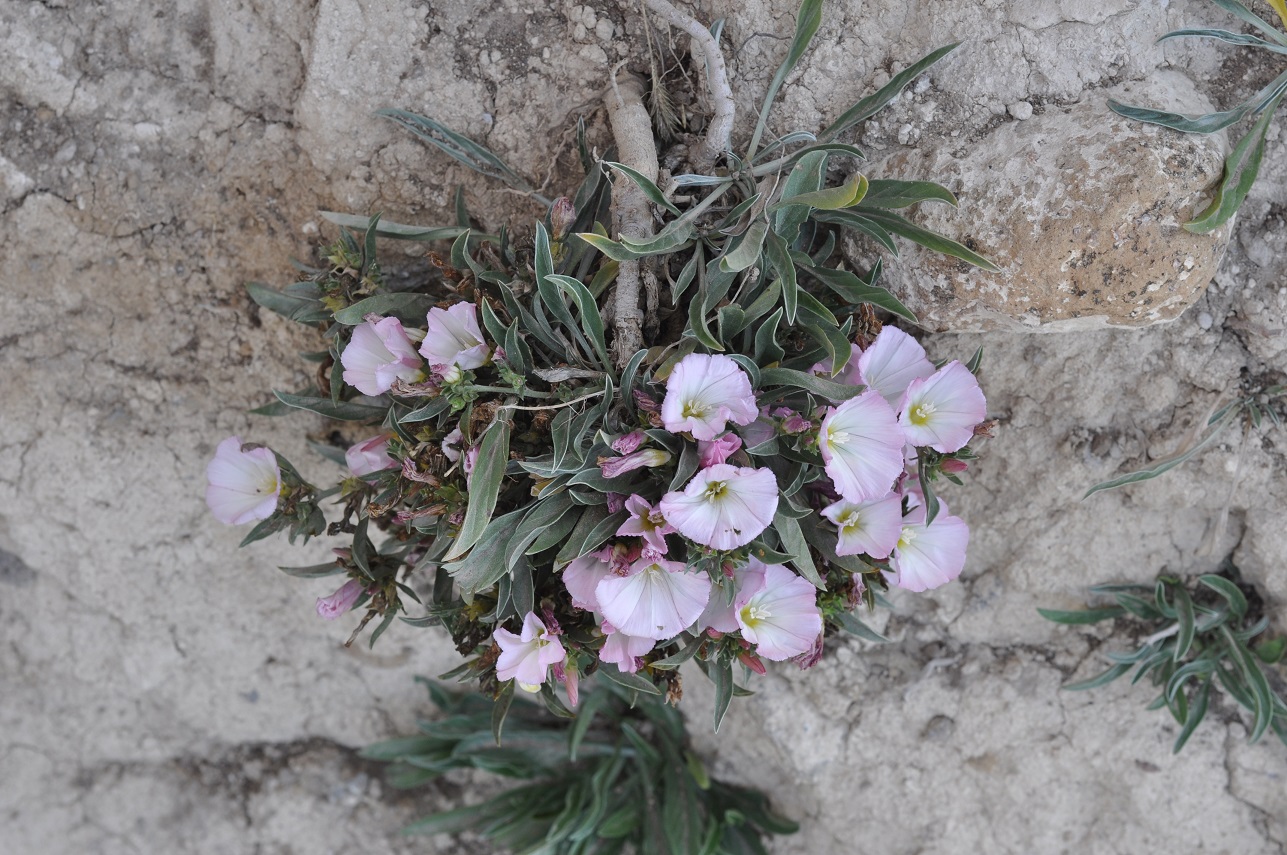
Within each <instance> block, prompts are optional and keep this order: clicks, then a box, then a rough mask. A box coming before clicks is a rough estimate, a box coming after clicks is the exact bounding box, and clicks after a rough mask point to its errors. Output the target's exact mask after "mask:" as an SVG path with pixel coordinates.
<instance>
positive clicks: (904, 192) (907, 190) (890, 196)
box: [861, 178, 956, 208]
mask: <svg viewBox="0 0 1287 855" xmlns="http://www.w3.org/2000/svg"><path fill="white" fill-rule="evenodd" d="M930 201H934V202H946V203H947V204H949V205H952V206H953V207H955V206H956V197H955V196H954V195H952V191H950V190H948V189H947V188H946V187H944V186H943V185H941V184H935V183H934V182H933V181H892V180H888V179H880V178H874V179H872V180H871V182H870V183H869V185H868V187H867V195H866V196H864V197H863V199H862V202H861V206H862V207H864V208H906V207H907V206H909V205H915V204H916V203H917V202H930Z"/></svg>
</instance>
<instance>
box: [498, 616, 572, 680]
mask: <svg viewBox="0 0 1287 855" xmlns="http://www.w3.org/2000/svg"><path fill="white" fill-rule="evenodd" d="M492 637H493V638H495V639H496V643H497V644H499V645H500V649H501V655H500V658H498V659H497V660H496V679H498V680H500V681H501V682H502V683H503V682H505V681H506V680H517V681H518V686H519V688H520V689H523V690H524V691H527V692H537V691H540V687H541V684H542V683H544V682H545V677H546V673H547V671H548V670H549V667H550V666H551V665H554V664H557V663H561V662H563V661H564V660H565V659H567V652H566V651H565V650H564V649H563V644H562V642H560V641H559V639H558V636H556V635H552V634H551V633H550V631H549V630H548V629H546V627H545V624H544V623H542V622H541V619H540V618H538V617H537V616H536V613H535V612H528V613H527V616H526V617H524V618H523V633H522V635H515V634H514V633H512V632H510V631H509V630H507V629H501V628H499V627H498V628H497V629H496V630H495V631H494V632H493V633H492Z"/></svg>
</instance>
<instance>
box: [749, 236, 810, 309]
mask: <svg viewBox="0 0 1287 855" xmlns="http://www.w3.org/2000/svg"><path fill="white" fill-rule="evenodd" d="M764 249H765V255H766V256H767V257H768V260H769V263H770V264H772V265H773V269H774V270H775V271H777V274H778V275H777V278H776V279H774V280H773V282H774V284H776V285H777V287H778V288H779V289H780V290H781V293H782V308H783V310H784V311H785V312H786V321H787V323H788V324H794V323H795V316H796V311H797V310H798V307H799V305H800V293H799V290H798V289H799V285H798V283H797V282H796V273H795V261H793V260H792V258H791V249H790V247H788V246H787V242H786V241H785V240H783V239H782V236H781V235H779V234H778V233H777V232H774V231H770V232H769V234H768V240H767V241H766V242H765V245H764ZM769 290H772V286H770V288H769ZM756 308H759V307H756ZM771 308H773V306H772V305H769V306H766V307H764V311H765V312H768V311H769V309H771Z"/></svg>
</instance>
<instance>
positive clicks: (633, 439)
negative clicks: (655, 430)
mask: <svg viewBox="0 0 1287 855" xmlns="http://www.w3.org/2000/svg"><path fill="white" fill-rule="evenodd" d="M647 438H648V434H646V433H644V432H643V431H641V430H632V431H631V432H630V433H628V434H626V435H625V436H619V437H617V438H616V439H615V440H613V441H612V450H613V451H615V452H616V453H617V454H629V453H630V452H632V451H637V450H638V449H639V446H641V445H643V443H644V440H646V439H647Z"/></svg>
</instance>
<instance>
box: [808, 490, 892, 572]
mask: <svg viewBox="0 0 1287 855" xmlns="http://www.w3.org/2000/svg"><path fill="white" fill-rule="evenodd" d="M822 515H823V516H824V517H826V518H827V519H829V520H831V521H832V522H833V523H835V524H836V527H837V528H839V529H840V531H839V540H838V542H837V543H836V554H837V555H864V554H865V555H870V556H871V557H872V558H876V559H883V558H888V557H889V553H890V551H891V550H892V549H893V548H894V544H896V543H898V538H899V537H900V536H901V535H902V533H903V502H902V499H901V498H900V497H899V496H898V495H897V494H894V493H890V494H889V495H888V496H886V497H885V498H883V499H876V500H874V501H870V502H851V501H849V500H848V499H841V500H840V501H838V502H836V503H835V504H834V505H830V506H828V507H826V508H823V509H822Z"/></svg>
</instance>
